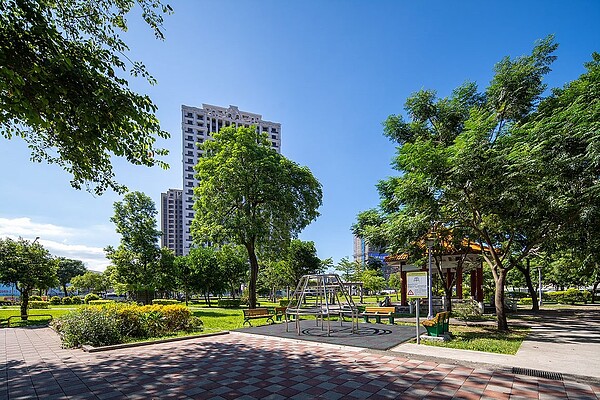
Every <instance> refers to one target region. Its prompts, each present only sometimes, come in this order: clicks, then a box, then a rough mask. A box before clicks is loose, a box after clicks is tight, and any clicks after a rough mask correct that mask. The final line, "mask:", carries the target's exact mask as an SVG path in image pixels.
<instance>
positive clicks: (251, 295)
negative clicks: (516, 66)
mask: <svg viewBox="0 0 600 400" xmlns="http://www.w3.org/2000/svg"><path fill="white" fill-rule="evenodd" d="M246 250H247V251H248V261H250V282H249V284H248V308H256V281H257V279H258V259H257V258H256V253H255V251H254V242H248V243H246Z"/></svg>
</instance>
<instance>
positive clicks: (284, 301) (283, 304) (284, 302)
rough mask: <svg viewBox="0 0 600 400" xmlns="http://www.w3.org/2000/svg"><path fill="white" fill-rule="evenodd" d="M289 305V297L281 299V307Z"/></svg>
mask: <svg viewBox="0 0 600 400" xmlns="http://www.w3.org/2000/svg"><path fill="white" fill-rule="evenodd" d="M289 305H290V300H289V299H288V300H284V299H281V300H279V307H287V306H289Z"/></svg>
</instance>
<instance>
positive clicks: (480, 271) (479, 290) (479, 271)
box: [475, 265, 483, 303]
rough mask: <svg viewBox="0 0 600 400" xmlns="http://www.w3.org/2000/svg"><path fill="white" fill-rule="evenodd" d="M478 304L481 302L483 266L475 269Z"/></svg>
mask: <svg viewBox="0 0 600 400" xmlns="http://www.w3.org/2000/svg"><path fill="white" fill-rule="evenodd" d="M475 300H477V301H478V302H480V303H482V302H483V265H480V266H479V267H478V268H477V298H476V299H475Z"/></svg>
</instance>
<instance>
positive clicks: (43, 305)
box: [27, 300, 49, 310]
mask: <svg viewBox="0 0 600 400" xmlns="http://www.w3.org/2000/svg"><path fill="white" fill-rule="evenodd" d="M48 304H49V303H48V302H47V301H37V300H34V301H31V300H30V301H29V303H27V308H31V309H36V310H45V309H47V308H48Z"/></svg>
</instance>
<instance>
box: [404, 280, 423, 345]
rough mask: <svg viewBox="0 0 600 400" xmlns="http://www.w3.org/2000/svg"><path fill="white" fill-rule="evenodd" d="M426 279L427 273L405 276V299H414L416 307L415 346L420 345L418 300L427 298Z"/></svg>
mask: <svg viewBox="0 0 600 400" xmlns="http://www.w3.org/2000/svg"><path fill="white" fill-rule="evenodd" d="M427 279H428V276H427V272H408V273H407V274H406V287H407V297H408V298H409V299H415V305H416V312H415V315H416V318H417V344H421V335H419V303H420V301H419V300H420V299H422V298H425V297H427V288H428V286H427V285H428V280H427Z"/></svg>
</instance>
